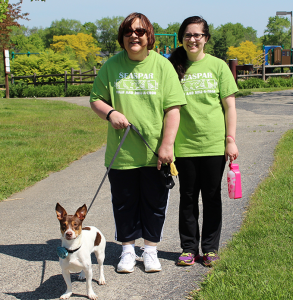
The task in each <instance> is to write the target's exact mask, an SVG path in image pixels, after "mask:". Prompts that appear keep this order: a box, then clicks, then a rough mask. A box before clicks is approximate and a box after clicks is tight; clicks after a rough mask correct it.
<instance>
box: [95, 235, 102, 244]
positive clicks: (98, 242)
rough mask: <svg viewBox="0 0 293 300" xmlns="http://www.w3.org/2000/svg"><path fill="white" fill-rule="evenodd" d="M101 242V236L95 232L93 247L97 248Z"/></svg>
mask: <svg viewBox="0 0 293 300" xmlns="http://www.w3.org/2000/svg"><path fill="white" fill-rule="evenodd" d="M101 240H102V236H101V235H100V234H99V233H98V232H97V235H96V239H95V246H99V245H100V243H101Z"/></svg>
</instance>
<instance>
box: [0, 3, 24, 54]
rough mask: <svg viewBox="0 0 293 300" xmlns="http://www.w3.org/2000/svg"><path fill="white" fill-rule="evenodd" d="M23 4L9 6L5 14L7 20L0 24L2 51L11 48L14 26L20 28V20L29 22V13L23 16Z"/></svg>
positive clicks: (0, 46)
mask: <svg viewBox="0 0 293 300" xmlns="http://www.w3.org/2000/svg"><path fill="white" fill-rule="evenodd" d="M20 4H21V2H18V3H16V4H8V6H7V8H8V10H7V11H6V12H5V18H3V19H2V22H1V23H0V51H1V53H2V52H3V49H5V48H9V46H10V45H11V44H10V34H11V32H12V26H17V27H20V25H19V24H18V23H17V20H18V19H25V20H28V18H27V15H28V13H23V14H21V7H20Z"/></svg>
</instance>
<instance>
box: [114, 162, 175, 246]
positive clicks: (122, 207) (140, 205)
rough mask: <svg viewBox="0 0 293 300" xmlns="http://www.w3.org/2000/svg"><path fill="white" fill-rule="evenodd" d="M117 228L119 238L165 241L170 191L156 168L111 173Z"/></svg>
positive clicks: (155, 241) (122, 240)
mask: <svg viewBox="0 0 293 300" xmlns="http://www.w3.org/2000/svg"><path fill="white" fill-rule="evenodd" d="M108 177H109V181H110V183H111V193H112V205H113V213H114V218H115V225H116V234H115V239H116V240H117V241H119V242H129V241H132V240H136V239H139V238H143V239H146V240H148V241H150V242H154V243H158V242H160V241H161V239H162V234H163V227H164V223H165V216H166V212H167V207H168V200H169V190H168V189H167V188H166V187H165V186H164V185H163V184H162V183H161V179H160V175H159V171H158V170H157V168H156V167H141V168H137V169H130V170H115V169H111V170H110V172H109V175H108Z"/></svg>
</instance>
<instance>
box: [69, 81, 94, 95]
mask: <svg viewBox="0 0 293 300" xmlns="http://www.w3.org/2000/svg"><path fill="white" fill-rule="evenodd" d="M92 88H93V85H92V84H80V85H69V86H68V87H67V91H66V94H65V97H80V96H89V95H90V93H91V90H92Z"/></svg>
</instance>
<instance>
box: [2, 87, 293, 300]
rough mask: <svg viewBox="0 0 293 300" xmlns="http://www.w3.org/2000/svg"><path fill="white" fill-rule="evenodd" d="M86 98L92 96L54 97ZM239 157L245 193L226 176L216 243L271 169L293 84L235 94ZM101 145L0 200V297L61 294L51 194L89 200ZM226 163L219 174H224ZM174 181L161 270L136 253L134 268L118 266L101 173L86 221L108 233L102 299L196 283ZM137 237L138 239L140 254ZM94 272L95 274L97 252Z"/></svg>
mask: <svg viewBox="0 0 293 300" xmlns="http://www.w3.org/2000/svg"><path fill="white" fill-rule="evenodd" d="M52 100H62V101H69V102H72V103H76V104H78V105H84V106H89V104H88V100H89V97H79V98H54V99H52ZM236 102H237V112H238V127H237V138H236V140H237V144H238V148H239V151H240V156H239V158H238V160H237V162H238V163H239V165H240V170H241V174H242V188H243V198H242V199H240V200H230V199H229V198H228V197H227V186H226V185H227V184H226V179H225V178H224V180H223V230H222V238H221V247H223V246H224V245H225V244H226V243H227V241H228V240H230V239H231V237H232V235H233V233H235V232H237V231H238V230H239V227H240V225H241V222H242V220H243V212H244V211H245V208H246V206H247V204H248V200H249V197H250V196H251V194H252V193H253V192H254V190H255V188H256V187H257V185H258V183H259V182H260V181H261V180H262V179H263V178H265V176H267V174H268V173H269V172H270V166H271V165H272V162H273V151H274V148H275V146H276V144H277V142H278V140H279V139H280V137H281V136H282V134H283V133H285V132H286V131H287V130H288V129H291V128H293V117H292V116H293V90H289V91H282V92H274V93H268V94H255V95H253V96H248V97H245V98H237V99H236ZM104 151H105V148H102V149H100V150H99V151H97V152H95V153H91V154H89V155H86V156H84V157H83V158H82V159H80V160H78V161H75V162H73V163H72V164H71V165H70V166H69V167H68V168H66V169H65V170H63V171H60V172H57V173H54V174H51V175H50V176H49V177H48V178H46V179H44V180H42V181H41V182H39V183H37V184H35V185H34V186H33V187H31V188H28V189H27V190H24V191H22V192H20V193H17V194H15V195H12V196H11V197H10V198H9V199H7V200H6V201H4V202H2V203H0V220H1V227H0V228H1V239H0V299H5V300H11V299H22V300H29V299H58V298H59V296H60V295H61V294H62V293H63V292H64V291H65V289H66V287H65V283H64V280H63V277H62V275H61V269H60V266H59V263H58V257H57V254H56V248H57V246H59V245H60V239H59V237H60V231H59V222H58V221H57V218H56V214H55V210H54V209H55V205H56V202H59V203H61V204H62V205H63V206H64V207H65V208H66V209H67V211H68V213H70V214H72V213H74V212H75V210H76V209H77V208H78V207H79V206H81V205H82V204H83V203H86V204H89V203H90V202H91V200H92V198H93V196H94V194H95V192H96V189H97V188H98V186H99V184H100V182H101V179H102V177H103V176H104V173H105V167H104V166H103V164H104ZM226 173H227V170H226V171H225V174H224V176H225V177H226ZM178 195H179V192H178V181H176V186H175V187H174V189H173V190H172V193H171V199H170V205H169V208H168V216H167V221H166V225H165V229H164V238H163V241H162V242H161V243H160V244H159V246H158V249H159V253H158V255H159V258H160V260H161V263H162V268H163V270H162V271H161V272H159V273H153V274H147V273H145V272H144V268H143V263H142V262H141V261H138V263H137V266H136V268H135V272H134V273H132V274H118V273H116V271H115V267H116V265H117V263H118V261H119V255H120V253H121V246H120V245H119V244H118V243H116V242H115V240H114V230H115V229H114V220H113V216H112V207H111V201H110V191H109V183H108V181H107V180H106V182H105V183H104V185H103V187H102V189H101V191H100V193H99V195H98V197H97V200H96V201H95V203H94V205H93V207H92V209H91V211H90V213H89V215H88V216H87V218H86V220H85V221H84V225H94V226H96V227H98V228H99V229H100V230H101V231H102V232H103V233H104V235H105V237H106V239H107V247H106V260H105V277H106V282H107V284H106V285H105V286H99V285H98V284H97V282H96V280H94V286H93V288H94V291H95V292H96V293H97V294H98V296H99V299H107V300H118V299H119V300H130V299H131V300H140V299H153V300H157V299H168V300H169V299H170V300H171V299H174V300H175V299H176V300H181V299H182V300H183V299H185V297H186V296H188V292H189V291H191V290H192V289H194V288H196V287H197V284H198V282H199V281H201V280H202V278H203V275H204V274H206V273H207V271H208V269H207V268H205V267H203V266H202V265H201V264H200V263H197V264H195V265H194V266H191V267H177V266H175V261H176V259H177V258H178V255H179V254H180V252H181V248H180V244H179V236H178V200H179V196H178ZM141 246H142V241H141V240H140V241H139V242H138V243H137V247H136V250H137V254H141V253H142V251H141V250H140V247H141ZM93 261H94V264H95V265H94V278H95V279H97V278H98V268H97V265H96V264H97V262H96V260H95V258H94V259H93ZM72 281H73V292H74V294H73V296H72V297H71V299H86V296H85V294H86V288H85V282H79V281H78V280H77V276H76V275H75V274H73V275H72Z"/></svg>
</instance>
